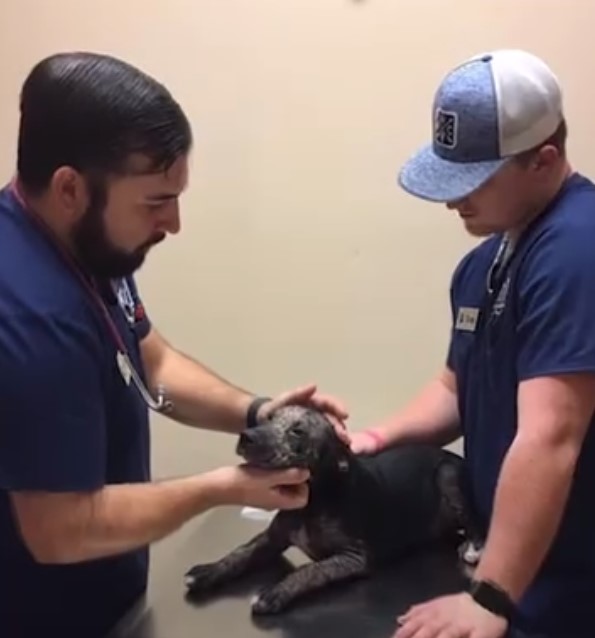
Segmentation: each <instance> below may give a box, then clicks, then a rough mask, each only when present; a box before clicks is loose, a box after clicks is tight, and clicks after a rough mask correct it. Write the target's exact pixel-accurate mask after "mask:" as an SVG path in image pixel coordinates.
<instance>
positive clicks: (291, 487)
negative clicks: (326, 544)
mask: <svg viewBox="0 0 595 638" xmlns="http://www.w3.org/2000/svg"><path fill="white" fill-rule="evenodd" d="M210 475H211V477H212V478H213V485H215V486H216V488H215V489H216V490H217V492H218V493H219V494H220V501H221V503H222V504H227V505H240V506H242V505H247V506H250V507H257V508H259V509H264V510H292V509H300V508H302V507H305V506H306V504H307V503H308V496H309V490H308V483H307V480H308V479H309V478H310V474H309V472H308V471H307V470H303V469H297V468H296V469H293V468H291V469H287V470H261V469H256V468H251V467H247V466H245V465H240V466H235V467H222V468H218V469H216V470H213V471H212V472H210Z"/></svg>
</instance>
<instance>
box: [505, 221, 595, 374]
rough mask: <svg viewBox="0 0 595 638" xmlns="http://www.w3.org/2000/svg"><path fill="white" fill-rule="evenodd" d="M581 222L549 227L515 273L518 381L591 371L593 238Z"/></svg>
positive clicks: (594, 343)
mask: <svg viewBox="0 0 595 638" xmlns="http://www.w3.org/2000/svg"><path fill="white" fill-rule="evenodd" d="M594 239H595V238H594V236H593V235H592V233H591V232H585V230H584V229H583V228H581V226H580V225H578V224H577V225H576V226H575V227H572V228H570V229H566V230H564V229H558V228H557V229H549V231H547V232H546V233H544V235H543V236H542V237H540V238H539V239H538V240H537V242H536V244H535V245H534V246H533V247H532V248H531V252H530V253H529V254H528V255H527V257H526V261H525V263H524V264H523V266H522V269H521V270H520V271H519V280H518V284H517V285H518V297H517V299H518V316H517V322H518V324H517V326H518V327H517V340H518V358H517V372H518V375H519V379H521V380H523V379H529V378H533V377H537V376H543V375H552V374H564V373H572V372H595V241H594Z"/></svg>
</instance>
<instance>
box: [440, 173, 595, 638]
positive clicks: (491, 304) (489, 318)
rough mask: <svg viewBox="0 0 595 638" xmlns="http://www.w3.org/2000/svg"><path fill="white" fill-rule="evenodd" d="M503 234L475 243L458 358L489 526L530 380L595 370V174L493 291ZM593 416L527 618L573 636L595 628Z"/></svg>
mask: <svg viewBox="0 0 595 638" xmlns="http://www.w3.org/2000/svg"><path fill="white" fill-rule="evenodd" d="M500 241H501V237H497V236H494V237H491V238H489V239H487V240H485V241H484V242H482V243H481V244H480V245H479V246H478V247H476V248H475V249H474V250H472V251H471V252H470V253H469V254H467V255H466V257H465V258H463V260H462V261H461V262H460V263H459V265H458V267H457V269H456V271H455V273H454V276H453V280H452V287H451V305H452V313H453V329H452V337H451V344H450V350H449V355H448V364H449V366H450V367H451V368H452V369H453V370H454V372H455V373H456V377H457V383H458V393H459V395H458V400H459V410H460V416H461V420H462V428H463V433H464V451H465V456H466V459H467V467H468V478H469V487H470V493H471V496H472V499H473V502H474V505H475V508H476V509H477V512H478V515H479V518H480V521H481V524H482V525H483V528H484V531H485V530H487V529H488V526H489V521H490V516H491V512H492V506H493V501H494V495H495V490H496V483H497V480H498V476H499V474H500V470H501V467H502V462H503V459H504V457H505V455H506V453H507V451H508V448H509V446H510V444H511V443H512V441H513V439H514V436H515V433H516V430H517V402H516V397H517V389H518V385H519V383H520V382H521V381H523V380H525V379H530V378H534V377H539V376H544V375H552V374H560V373H574V372H591V373H595V185H594V184H593V183H592V182H591V181H589V180H587V179H586V178H584V177H583V176H581V175H578V174H574V175H573V176H571V177H570V178H569V179H568V181H567V182H566V184H565V186H564V187H563V189H562V190H561V192H560V193H559V195H558V197H557V198H556V199H555V201H554V202H553V203H552V205H551V206H550V207H549V209H548V210H547V211H546V212H545V214H544V215H543V216H542V217H540V218H539V219H538V220H537V221H536V222H534V223H533V224H532V226H530V227H529V229H528V230H527V232H526V233H525V234H524V236H523V238H522V239H521V240H520V241H519V242H518V243H517V245H516V248H515V250H514V252H513V253H512V257H511V259H510V260H509V262H508V266H507V267H505V268H504V269H503V270H502V271H501V272H500V274H499V276H495V277H492V278H491V280H492V282H493V283H495V287H494V288H493V290H492V292H491V294H489V293H488V292H487V290H488V286H487V282H488V279H489V271H490V268H491V266H492V264H493V262H494V259H495V257H496V254H497V252H498V247H499V245H500ZM593 425H594V424H593V422H592V423H591V427H590V429H589V432H588V434H587V437H586V440H585V443H584V447H583V450H582V454H581V456H580V459H579V462H578V467H577V470H576V474H575V478H574V482H573V486H572V490H571V494H570V498H569V502H568V506H567V508H566V512H565V515H564V520H563V523H562V525H561V528H560V530H559V533H558V535H557V537H556V539H555V542H554V545H553V547H552V549H551V551H550V553H549V555H548V557H547V559H546V561H545V563H544V565H543V568H542V569H541V571H540V573H539V575H538V577H537V579H536V580H535V582H534V583H533V585H532V586H531V587H530V588H529V590H528V592H527V593H526V595H525V596H524V598H523V600H522V601H521V605H520V611H521V622H520V624H521V625H523V626H524V627H525V628H526V629H532V630H535V631H541V632H544V633H547V635H550V634H551V635H556V636H558V635H559V636H560V637H561V638H562V637H564V638H573V637H574V636H586V635H589V636H592V635H595V606H594V602H595V496H594V494H595V492H594V490H595V430H594V427H593ZM520 506H521V507H522V506H523V505H522V504H520ZM548 632H549V633H548Z"/></svg>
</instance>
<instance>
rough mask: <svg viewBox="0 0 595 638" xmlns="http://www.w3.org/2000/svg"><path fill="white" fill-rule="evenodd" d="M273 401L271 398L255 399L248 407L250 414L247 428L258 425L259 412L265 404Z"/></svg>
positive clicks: (247, 418) (248, 414) (247, 415)
mask: <svg viewBox="0 0 595 638" xmlns="http://www.w3.org/2000/svg"><path fill="white" fill-rule="evenodd" d="M270 400H271V399H270V398H269V397H254V399H252V401H251V403H250V405H249V406H248V412H247V413H246V428H253V427H256V426H257V425H258V420H257V416H258V410H260V408H261V406H262V405H264V404H265V403H268V402H269V401H270Z"/></svg>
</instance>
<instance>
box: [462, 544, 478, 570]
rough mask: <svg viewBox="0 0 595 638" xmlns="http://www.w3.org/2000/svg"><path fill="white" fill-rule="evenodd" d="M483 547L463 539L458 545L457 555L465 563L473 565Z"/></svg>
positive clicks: (475, 563) (476, 562) (476, 561)
mask: <svg viewBox="0 0 595 638" xmlns="http://www.w3.org/2000/svg"><path fill="white" fill-rule="evenodd" d="M482 550H483V547H482V546H481V545H480V544H476V543H474V542H473V541H465V542H464V543H463V544H462V545H461V546H460V547H459V557H460V558H461V560H462V561H463V562H464V563H465V564H466V565H471V566H473V567H475V566H476V565H477V564H478V563H479V559H480V558H481V552H482Z"/></svg>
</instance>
